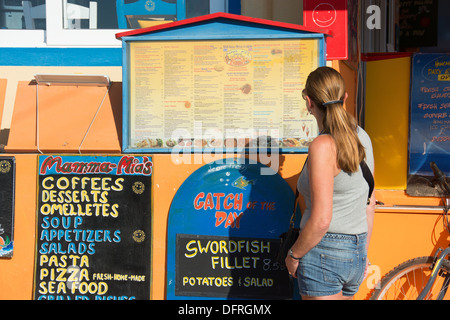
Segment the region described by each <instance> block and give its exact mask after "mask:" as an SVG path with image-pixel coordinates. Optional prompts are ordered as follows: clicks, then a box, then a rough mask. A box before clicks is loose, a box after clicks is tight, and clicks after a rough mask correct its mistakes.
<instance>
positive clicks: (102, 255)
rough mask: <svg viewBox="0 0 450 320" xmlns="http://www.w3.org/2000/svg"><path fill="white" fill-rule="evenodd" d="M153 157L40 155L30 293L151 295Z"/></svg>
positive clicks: (100, 297) (82, 296)
mask: <svg viewBox="0 0 450 320" xmlns="http://www.w3.org/2000/svg"><path fill="white" fill-rule="evenodd" d="M152 166H153V164H152V160H151V158H149V157H145V156H144V157H138V156H131V155H130V156H40V157H39V179H38V183H39V185H38V208H37V243H36V262H35V264H36V265H35V288H34V298H35V299H43V300H44V299H45V300H129V299H149V298H150V272H151V270H150V263H151V261H150V259H151V258H150V257H151V220H152V219H151V177H152V169H153V168H152Z"/></svg>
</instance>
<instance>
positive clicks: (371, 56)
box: [361, 52, 413, 62]
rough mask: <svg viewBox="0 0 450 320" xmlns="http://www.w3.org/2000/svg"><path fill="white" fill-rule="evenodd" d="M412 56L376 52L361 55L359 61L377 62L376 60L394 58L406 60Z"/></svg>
mask: <svg viewBox="0 0 450 320" xmlns="http://www.w3.org/2000/svg"><path fill="white" fill-rule="evenodd" d="M412 55H413V53H412V52H386V53H384V52H378V53H362V54H361V61H365V62H368V61H378V60H387V59H396V58H406V57H411V56H412Z"/></svg>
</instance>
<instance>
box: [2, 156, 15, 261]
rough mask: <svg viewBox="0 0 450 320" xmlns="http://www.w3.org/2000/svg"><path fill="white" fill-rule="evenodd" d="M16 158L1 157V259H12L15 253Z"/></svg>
mask: <svg viewBox="0 0 450 320" xmlns="http://www.w3.org/2000/svg"><path fill="white" fill-rule="evenodd" d="M15 168H16V163H15V159H14V157H0V258H11V257H12V256H13V251H14V189H15V171H16V169H15Z"/></svg>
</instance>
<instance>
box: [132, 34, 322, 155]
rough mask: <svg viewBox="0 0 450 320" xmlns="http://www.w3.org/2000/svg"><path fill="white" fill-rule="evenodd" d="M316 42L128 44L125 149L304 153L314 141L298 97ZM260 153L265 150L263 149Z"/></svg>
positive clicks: (316, 59) (314, 59)
mask: <svg viewBox="0 0 450 320" xmlns="http://www.w3.org/2000/svg"><path fill="white" fill-rule="evenodd" d="M319 44H320V41H319V40H318V39H314V38H304V39H303V38H302V39H283V40H278V39H277V40H267V39H262V40H253V39H252V40H232V41H231V40H220V41H219V40H214V41H213V40H204V41H195V42H194V41H129V42H128V51H127V53H128V55H129V62H128V63H129V65H128V79H129V80H128V81H129V86H128V87H129V92H128V95H129V106H128V108H129V111H128V113H129V114H128V117H129V121H128V123H127V124H125V126H126V127H127V128H126V130H125V132H128V136H127V137H125V140H126V141H125V143H126V144H127V148H128V149H129V150H131V152H133V151H139V152H143V151H152V152H155V151H156V152H157V151H162V152H170V151H172V150H174V149H177V148H178V149H179V148H184V149H186V148H187V149H190V150H196V149H200V150H205V149H208V148H212V149H214V150H219V149H224V148H225V149H237V148H244V147H245V148H249V147H250V148H251V147H257V146H258V144H259V142H258V141H261V137H264V141H267V140H266V139H268V140H269V143H271V145H272V146H276V147H280V148H282V149H289V150H294V151H295V150H301V151H305V150H306V148H307V147H308V145H309V143H310V141H311V140H312V139H313V138H314V137H315V136H317V134H318V128H317V125H316V122H315V121H314V118H313V117H312V116H311V115H309V114H308V112H307V109H306V106H305V102H304V100H303V99H302V97H301V91H302V90H303V89H304V85H305V82H306V78H307V76H308V74H309V73H310V72H311V71H312V70H314V69H315V68H317V67H319V63H320V61H321V60H320V52H321V51H320V48H319ZM264 146H265V145H264Z"/></svg>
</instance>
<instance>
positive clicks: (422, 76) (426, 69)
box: [408, 54, 450, 193]
mask: <svg viewBox="0 0 450 320" xmlns="http://www.w3.org/2000/svg"><path fill="white" fill-rule="evenodd" d="M449 109H450V55H449V54H415V55H414V56H413V59H412V77H411V113H410V132H409V172H408V173H409V175H410V177H409V180H408V189H410V190H411V189H412V185H414V184H415V182H416V180H420V179H422V180H423V177H425V176H429V177H433V171H432V169H431V168H430V162H432V161H434V162H435V163H436V164H437V165H438V167H439V168H440V169H441V170H442V172H443V173H444V174H446V175H447V176H449V175H450V135H449V133H450V113H449ZM409 193H411V192H409Z"/></svg>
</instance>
